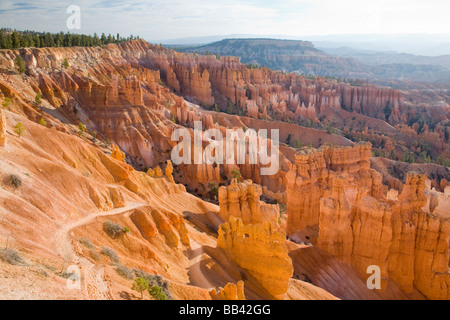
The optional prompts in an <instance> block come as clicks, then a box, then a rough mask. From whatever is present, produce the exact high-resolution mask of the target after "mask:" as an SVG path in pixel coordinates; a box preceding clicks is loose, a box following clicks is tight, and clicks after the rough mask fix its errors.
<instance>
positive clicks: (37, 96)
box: [34, 92, 42, 105]
mask: <svg viewBox="0 0 450 320" xmlns="http://www.w3.org/2000/svg"><path fill="white" fill-rule="evenodd" d="M34 102H36V103H37V104H38V105H40V104H41V103H42V95H41V93H40V92H36V96H35V97H34Z"/></svg>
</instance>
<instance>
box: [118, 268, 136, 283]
mask: <svg viewBox="0 0 450 320" xmlns="http://www.w3.org/2000/svg"><path fill="white" fill-rule="evenodd" d="M116 271H117V273H118V274H119V275H121V276H122V277H124V278H126V279H128V280H131V279H133V278H134V276H133V271H131V270H130V269H128V268H127V267H126V266H123V265H121V264H117V265H116Z"/></svg>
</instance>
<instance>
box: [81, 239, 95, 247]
mask: <svg viewBox="0 0 450 320" xmlns="http://www.w3.org/2000/svg"><path fill="white" fill-rule="evenodd" d="M78 242H79V243H81V244H82V245H83V246H85V247H86V248H88V249H93V248H94V244H93V243H92V242H91V240H89V238H86V237H82V238H80V239H78Z"/></svg>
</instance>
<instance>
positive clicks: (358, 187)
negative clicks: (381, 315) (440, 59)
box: [0, 40, 450, 300]
mask: <svg viewBox="0 0 450 320" xmlns="http://www.w3.org/2000/svg"><path fill="white" fill-rule="evenodd" d="M18 56H20V57H21V58H22V59H23V61H24V66H25V73H20V72H17V70H16V69H17V68H16V67H17V66H16V65H15V61H16V57H18ZM65 60H67V62H68V65H67V64H66V65H64V63H63V62H64V61H65ZM0 90H1V94H0V100H1V101H2V102H3V101H6V98H8V99H9V100H10V101H11V103H10V104H8V105H7V106H6V105H5V107H4V108H2V109H1V110H0V168H1V171H0V174H1V181H2V191H1V192H0V202H1V203H2V205H1V206H0V243H1V244H2V245H4V246H2V247H5V248H9V247H14V248H15V249H16V250H17V252H19V253H20V255H21V256H23V257H24V258H23V259H24V261H26V262H23V263H19V264H11V263H7V262H6V258H2V259H0V264H1V266H2V271H1V273H0V297H7V296H13V297H15V298H29V299H33V298H38V299H40V298H43V299H71V298H75V299H103V298H104V299H136V298H137V294H136V292H133V290H131V283H132V281H131V279H130V277H131V276H130V277H127V275H129V274H135V275H141V276H143V277H149V278H151V277H154V276H155V275H158V276H160V277H162V278H163V279H165V280H166V281H167V288H168V289H167V290H169V291H170V294H171V297H172V298H174V299H218V300H221V299H230V300H243V299H294V300H295V299H444V300H448V299H450V272H449V266H450V265H449V263H450V256H449V246H450V209H449V208H450V198H449V197H450V185H447V181H450V173H449V170H448V167H445V166H440V165H439V164H431V163H426V164H425V163H415V164H407V163H405V162H400V161H398V160H399V159H387V158H386V157H374V154H373V152H374V150H376V149H377V148H378V149H379V148H381V147H382V148H383V150H385V151H386V152H390V151H391V150H394V151H395V152H396V154H397V156H398V157H399V156H403V154H404V153H405V154H406V152H409V151H411V150H413V151H417V152H422V151H423V150H425V149H427V150H428V151H429V153H428V155H430V156H431V157H433V158H437V157H444V158H448V157H449V156H448V155H449V147H450V146H449V139H448V136H449V134H450V126H448V125H447V124H448V123H449V116H450V114H449V112H448V105H446V106H445V105H442V104H441V105H439V106H437V105H435V104H430V103H429V101H428V100H424V101H421V102H420V103H417V104H416V103H413V102H411V101H409V100H408V97H410V95H411V94H412V93H410V92H404V91H401V90H396V89H393V88H389V87H381V86H376V85H373V84H369V83H367V82H358V83H348V82H338V81H337V80H335V79H326V78H320V77H319V78H316V79H309V78H306V77H303V76H299V75H296V74H294V73H290V74H286V73H283V72H277V71H273V70H270V69H267V68H248V67H247V66H246V65H245V64H242V63H241V61H240V59H239V58H237V57H231V56H221V57H219V58H217V57H216V56H215V55H198V54H193V53H179V52H175V51H172V50H169V49H166V48H164V47H161V46H159V45H153V44H150V43H147V42H145V41H143V40H133V41H129V42H124V43H120V44H108V45H106V46H103V47H89V48H84V47H72V48H39V49H36V48H24V49H20V50H1V51H0ZM37 93H39V94H40V95H41V96H42V99H41V101H39V99H37V98H36V97H37ZM422 115H424V116H423V117H422V118H421V116H422ZM413 118H421V119H425V120H426V121H428V122H426V121H425V122H421V123H419V122H417V121H416V122H413V121H411V119H413ZM42 119H44V122H43V121H42ZM196 121H201V123H202V130H207V129H217V130H219V131H220V132H221V133H222V134H223V136H224V137H226V130H227V129H235V130H237V129H239V130H243V131H245V130H247V129H249V128H252V129H255V130H260V129H266V130H268V131H269V132H270V130H271V129H278V130H279V140H280V141H279V142H280V143H279V164H280V166H279V170H278V172H277V173H275V174H273V175H261V168H264V167H265V166H266V165H265V164H262V163H260V162H259V161H258V162H257V163H255V164H250V163H249V161H248V157H249V155H248V154H246V161H245V163H243V164H208V163H205V162H203V163H201V164H179V165H177V164H174V163H173V161H171V160H172V159H171V151H172V149H173V148H174V147H175V146H176V145H177V141H174V140H173V139H172V134H173V133H174V131H175V130H177V129H186V130H188V132H190V133H191V136H192V137H193V136H194V134H193V130H194V123H195V122H196ZM19 122H20V123H22V125H23V126H24V132H23V134H18V133H17V131H16V130H15V126H16V125H17V124H18V123H19ZM80 123H81V125H80ZM81 128H83V130H82V129H81ZM267 140H268V141H269V143H274V142H273V141H272V140H271V136H268V137H267ZM418 141H419V143H418V144H416V146H415V147H414V142H416V143H417V142H418ZM192 143H193V141H192ZM207 145H208V141H202V148H203V149H205V148H206V147H207ZM235 163H237V162H235ZM12 176H16V177H18V179H19V180H20V181H21V182H20V183H16V182H14V181H17V180H15V179H16V178H14V179H13V178H12ZM111 222H113V223H115V224H117V225H120V226H122V229H121V230H125V227H126V230H128V231H126V232H123V231H122V232H120V235H119V236H118V237H111V236H109V235H108V233H107V231H108V229H107V226H108V225H111ZM105 248H107V249H110V250H113V251H114V252H116V253H117V257H116V258H115V262H114V261H112V260H111V253H110V255H109V256H108V255H107V254H105V253H104V252H111V251H108V250H106V249H105ZM5 252H6V251H2V252H1V254H2V255H1V256H0V257H4V255H5ZM102 252H103V253H102ZM99 253H100V254H99ZM112 256H113V255H112ZM25 265H26V266H27V268H24V266H25ZM68 265H76V266H79V267H80V268H81V270H82V272H85V273H86V274H87V275H88V276H85V277H84V278H83V280H82V284H83V288H84V289H83V290H78V291H76V290H75V291H67V290H65V285H66V279H65V278H64V277H62V276H61V275H60V274H59V273H58V272H57V271H56V270H64V269H65V268H67V266H68ZM372 265H376V266H378V267H379V268H380V271H381V289H379V290H378V289H377V290H370V289H369V288H368V287H367V286H366V280H367V278H368V276H369V275H368V274H367V268H368V267H369V266H372ZM124 275H125V276H124ZM33 277H35V280H34V281H35V283H36V287H39V289H36V290H35V291H33V292H32V293H31V292H29V291H28V290H27V288H28V286H29V284H30V283H31V282H32V281H31V279H32V278H33ZM12 281H16V285H15V287H16V291H14V292H11V290H10V289H8V288H9V285H10V283H11V282H12ZM147 297H148V294H147Z"/></svg>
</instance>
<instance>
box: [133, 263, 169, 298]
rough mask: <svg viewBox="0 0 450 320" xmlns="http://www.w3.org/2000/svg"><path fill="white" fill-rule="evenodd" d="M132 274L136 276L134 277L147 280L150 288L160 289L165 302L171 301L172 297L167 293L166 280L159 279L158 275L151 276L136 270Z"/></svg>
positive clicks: (167, 285) (167, 283)
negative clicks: (156, 287)
mask: <svg viewBox="0 0 450 320" xmlns="http://www.w3.org/2000/svg"><path fill="white" fill-rule="evenodd" d="M133 272H134V274H135V275H136V277H139V278H143V279H145V280H147V282H148V284H149V286H150V287H153V286H158V287H160V288H162V290H163V293H164V295H165V297H166V300H171V299H172V295H171V293H170V291H169V282H168V281H167V280H166V279H164V278H163V277H161V276H160V275H158V274H151V273H148V272H145V271H142V270H139V269H136V268H134V269H133Z"/></svg>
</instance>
